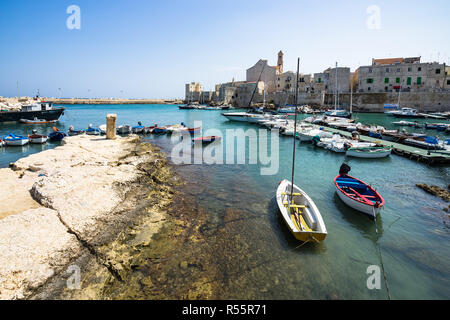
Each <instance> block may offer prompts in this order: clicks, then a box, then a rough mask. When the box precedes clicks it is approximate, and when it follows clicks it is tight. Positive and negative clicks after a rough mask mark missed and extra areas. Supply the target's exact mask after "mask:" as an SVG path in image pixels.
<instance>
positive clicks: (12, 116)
mask: <svg viewBox="0 0 450 320" xmlns="http://www.w3.org/2000/svg"><path fill="white" fill-rule="evenodd" d="M64 110H65V108H57V109H53V110H41V111H5V112H0V122H7V121H20V119H34V118H38V119H44V120H46V121H53V120H55V121H56V120H58V119H59V117H61V115H63V114H64Z"/></svg>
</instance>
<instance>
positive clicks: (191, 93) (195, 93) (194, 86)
mask: <svg viewBox="0 0 450 320" xmlns="http://www.w3.org/2000/svg"><path fill="white" fill-rule="evenodd" d="M202 92H203V86H202V85H201V84H200V83H199V82H191V83H187V84H186V91H185V101H189V102H192V101H200V100H201V95H202Z"/></svg>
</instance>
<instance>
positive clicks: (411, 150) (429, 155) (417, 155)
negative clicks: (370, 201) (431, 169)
mask: <svg viewBox="0 0 450 320" xmlns="http://www.w3.org/2000/svg"><path fill="white" fill-rule="evenodd" d="M321 127H323V128H325V131H328V132H332V133H339V134H340V135H342V136H346V137H350V138H351V137H352V134H351V132H348V131H343V130H339V129H335V128H330V127H327V126H323V125H321ZM360 139H361V140H362V141H366V142H374V143H375V142H376V143H378V144H381V145H383V146H387V147H390V146H392V147H393V148H392V151H393V152H394V153H395V154H396V155H399V156H403V157H405V158H408V159H411V160H416V161H420V162H424V163H427V164H430V165H436V164H450V153H449V152H445V151H443V150H436V151H435V150H425V149H421V148H416V147H412V146H407V145H404V144H401V143H396V142H392V141H385V140H381V139H377V138H372V137H368V136H364V135H360Z"/></svg>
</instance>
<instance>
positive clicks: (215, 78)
mask: <svg viewBox="0 0 450 320" xmlns="http://www.w3.org/2000/svg"><path fill="white" fill-rule="evenodd" d="M71 5H76V6H78V7H79V9H80V20H79V22H80V23H79V26H80V28H79V29H70V28H68V27H67V20H68V19H69V22H71V23H72V24H73V23H74V22H76V21H75V20H73V19H72V18H71V16H72V15H73V11H70V12H69V13H67V8H68V7H69V6H71ZM449 12H450V1H448V0H428V1H423V0H422V1H417V0H387V1H378V0H370V1H366V0H352V1H350V0H340V1H336V0H321V1H310V0H308V1H305V0H277V1H274V0H225V1H219V0H189V1H186V0H158V1H156V0H127V1H125V0H70V1H65V0H39V1H34V0H0V41H1V48H2V49H1V50H0V96H16V95H17V87H18V88H19V95H20V96H24V95H27V96H33V95H35V94H36V92H37V90H38V89H39V92H40V94H41V96H46V97H86V98H94V97H99V98H100V97H102V98H106V97H116V98H165V99H169V98H183V97H184V90H185V84H186V83H188V82H191V81H198V82H200V83H202V84H203V86H204V90H213V89H214V85H215V84H217V83H223V82H229V81H231V80H232V79H233V78H234V79H235V80H245V74H246V73H245V70H246V69H248V68H249V67H251V66H253V65H254V64H255V63H256V62H257V61H258V60H259V59H267V60H268V61H269V64H271V65H276V62H277V53H278V52H279V51H280V50H282V51H283V52H284V70H285V71H288V70H291V71H295V70H296V63H297V57H300V60H301V61H300V72H301V73H306V74H308V73H315V72H322V71H323V70H325V69H326V68H328V67H330V66H334V64H335V62H338V63H339V66H345V67H350V68H351V70H352V71H354V70H355V69H356V68H358V66H360V65H369V64H371V61H372V58H387V57H406V56H422V61H425V62H429V61H439V62H442V63H444V62H445V63H447V64H450V41H449V38H450V37H449V33H450V19H449ZM69 25H70V24H69Z"/></svg>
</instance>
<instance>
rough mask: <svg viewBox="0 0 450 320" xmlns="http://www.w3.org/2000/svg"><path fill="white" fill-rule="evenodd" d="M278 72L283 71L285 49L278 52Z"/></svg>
mask: <svg viewBox="0 0 450 320" xmlns="http://www.w3.org/2000/svg"><path fill="white" fill-rule="evenodd" d="M277 69H278V73H280V74H281V73H283V51H281V50H280V52H278V63H277Z"/></svg>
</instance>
